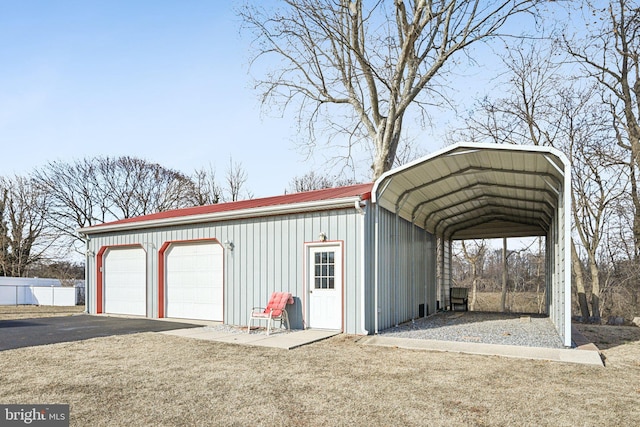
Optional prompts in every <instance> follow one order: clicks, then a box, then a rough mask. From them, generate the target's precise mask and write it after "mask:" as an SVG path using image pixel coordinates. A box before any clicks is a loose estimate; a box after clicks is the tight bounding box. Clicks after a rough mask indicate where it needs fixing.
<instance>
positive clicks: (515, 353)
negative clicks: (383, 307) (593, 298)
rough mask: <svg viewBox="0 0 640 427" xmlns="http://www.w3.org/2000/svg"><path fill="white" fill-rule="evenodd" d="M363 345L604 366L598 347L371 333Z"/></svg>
mask: <svg viewBox="0 0 640 427" xmlns="http://www.w3.org/2000/svg"><path fill="white" fill-rule="evenodd" d="M362 343H363V344H364V345H378V346H383V347H398V348H405V349H411V350H428V351H445V352H454V353H465V354H478V355H484V356H502V357H514V358H520V359H533V360H548V361H553V362H568V363H581V364H587V365H596V366H604V364H603V363H602V359H601V358H600V353H599V352H598V351H588V350H579V349H564V348H543V347H525V346H515V345H499V344H484V343H467V342H457V341H438V340H422V339H409V338H396V337H382V336H379V335H377V336H372V337H369V338H368V339H365V340H363V341H362Z"/></svg>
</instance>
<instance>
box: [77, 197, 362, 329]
mask: <svg viewBox="0 0 640 427" xmlns="http://www.w3.org/2000/svg"><path fill="white" fill-rule="evenodd" d="M362 218H363V217H362V215H361V214H360V213H358V212H357V211H356V210H355V209H353V210H351V209H349V210H338V211H324V212H314V213H306V214H297V215H284V216H277V217H263V218H256V219H243V220H237V221H224V222H217V223H206V224H195V225H185V226H176V227H166V228H159V229H148V230H143V231H141V232H120V233H109V234H100V235H94V236H92V237H91V240H90V242H89V249H90V251H93V253H94V254H97V253H98V251H99V250H100V248H101V247H102V246H113V245H126V244H140V245H142V246H143V247H144V248H145V250H146V252H147V294H148V296H149V297H148V313H149V314H150V316H151V317H157V314H158V250H159V249H160V248H161V247H162V245H163V244H164V243H165V242H167V241H183V240H196V239H211V238H215V239H217V240H218V241H220V242H221V243H224V242H225V241H230V242H233V244H234V250H233V251H229V250H227V249H225V255H224V263H225V289H224V321H225V323H227V324H231V325H246V324H247V317H248V314H249V311H250V310H251V308H252V307H256V306H264V305H265V304H266V303H267V301H268V298H269V295H270V294H271V292H274V291H287V292H291V293H292V294H293V295H294V297H295V298H294V299H295V304H294V305H293V306H289V307H288V312H289V314H290V320H291V324H292V327H294V328H302V327H303V307H302V301H303V299H302V296H303V290H304V289H303V286H304V282H305V279H304V277H303V274H304V267H303V266H304V262H305V259H304V256H305V254H304V243H305V242H314V241H317V240H318V236H319V234H320V233H321V232H324V233H326V235H327V237H328V239H329V240H339V241H343V242H344V258H345V259H344V274H345V281H344V290H345V292H344V311H345V312H344V319H345V324H344V329H345V332H347V333H361V329H362V325H360V316H361V314H360V311H358V310H359V308H360V307H361V302H360V298H361V291H360V286H361V285H362V283H363V276H362V274H363V272H362V268H361V256H362V248H361V243H362V241H363V240H365V239H363V238H362V235H361V233H362V221H363V219H362ZM87 266H88V268H89V271H90V273H89V274H88V277H87V289H89V295H90V296H89V298H88V300H87V303H88V307H89V311H90V312H91V313H95V312H96V307H95V302H96V298H95V292H96V291H95V289H96V273H95V267H96V263H95V257H92V258H91V259H90V260H89V262H88V263H87Z"/></svg>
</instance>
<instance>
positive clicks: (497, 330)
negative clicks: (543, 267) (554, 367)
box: [380, 311, 564, 348]
mask: <svg viewBox="0 0 640 427" xmlns="http://www.w3.org/2000/svg"><path fill="white" fill-rule="evenodd" d="M380 335H381V336H392V337H399V338H412V339H429V340H441V341H459V342H473V343H484V344H504V345H519V346H528V347H547V348H564V345H563V343H562V340H561V339H560V335H559V334H558V332H557V331H556V329H555V327H554V326H553V324H552V323H551V320H549V318H548V317H547V316H543V315H535V314H507V313H486V312H473V311H466V312H451V311H449V312H441V313H436V314H433V315H431V316H428V317H425V318H421V319H417V320H415V321H414V322H407V323H403V324H401V325H398V326H397V327H394V328H389V329H385V330H383V331H380Z"/></svg>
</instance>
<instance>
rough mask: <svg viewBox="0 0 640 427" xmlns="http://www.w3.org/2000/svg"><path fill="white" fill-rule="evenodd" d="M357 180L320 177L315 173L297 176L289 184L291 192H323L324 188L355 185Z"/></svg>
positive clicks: (328, 176)
mask: <svg viewBox="0 0 640 427" xmlns="http://www.w3.org/2000/svg"><path fill="white" fill-rule="evenodd" d="M355 183H356V182H355V180H353V179H347V178H340V177H338V176H330V175H319V174H317V173H315V172H314V171H311V172H308V173H306V174H304V175H302V176H297V177H295V178H293V179H292V180H291V182H290V183H289V191H290V192H293V193H300V192H303V191H312V190H322V189H324V188H335V187H344V186H347V185H352V184H355Z"/></svg>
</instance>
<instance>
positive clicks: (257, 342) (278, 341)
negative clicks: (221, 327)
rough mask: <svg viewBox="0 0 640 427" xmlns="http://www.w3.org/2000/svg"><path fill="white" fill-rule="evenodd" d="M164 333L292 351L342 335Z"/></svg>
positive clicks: (315, 332) (212, 331)
mask: <svg viewBox="0 0 640 427" xmlns="http://www.w3.org/2000/svg"><path fill="white" fill-rule="evenodd" d="M162 333H166V334H167V335H174V336H179V337H184V338H194V339H200V340H208V341H218V342H224V343H227V344H240V345H253V346H259V347H272V348H282V349H287V350H291V349H294V348H297V347H301V346H303V345H307V344H311V343H313V342H317V341H320V340H323V339H327V338H330V337H332V336H334V335H338V334H340V333H341V332H340V331H328V330H320V329H306V330H302V331H295V332H289V333H275V334H272V335H269V336H267V334H266V333H254V334H247V333H229V332H221V331H216V330H215V329H211V328H206V327H203V328H194V329H178V330H173V331H167V332H162Z"/></svg>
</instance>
